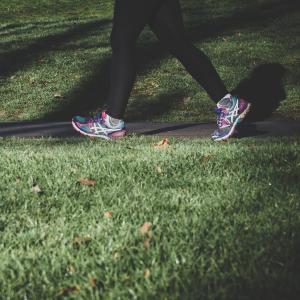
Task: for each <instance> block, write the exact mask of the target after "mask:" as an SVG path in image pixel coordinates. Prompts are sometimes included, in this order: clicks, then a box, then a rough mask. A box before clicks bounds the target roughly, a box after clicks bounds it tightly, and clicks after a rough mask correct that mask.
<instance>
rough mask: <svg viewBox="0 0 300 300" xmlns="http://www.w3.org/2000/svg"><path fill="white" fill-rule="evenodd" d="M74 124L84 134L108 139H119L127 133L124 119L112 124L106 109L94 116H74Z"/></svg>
mask: <svg viewBox="0 0 300 300" xmlns="http://www.w3.org/2000/svg"><path fill="white" fill-rule="evenodd" d="M72 126H73V128H74V129H75V130H76V131H78V132H79V133H81V134H83V135H86V136H90V137H100V138H103V139H106V140H112V139H117V138H120V137H123V136H124V135H125V134H126V129H125V123H124V121H123V120H120V121H119V123H118V124H117V125H112V124H111V122H110V120H109V116H108V115H107V114H106V112H105V111H103V112H102V113H101V114H96V115H95V116H94V117H82V116H75V117H73V118H72Z"/></svg>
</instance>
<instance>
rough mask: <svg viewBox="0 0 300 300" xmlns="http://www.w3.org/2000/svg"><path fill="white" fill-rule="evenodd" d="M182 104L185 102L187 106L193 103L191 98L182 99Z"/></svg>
mask: <svg viewBox="0 0 300 300" xmlns="http://www.w3.org/2000/svg"><path fill="white" fill-rule="evenodd" d="M182 102H183V104H184V105H187V104H188V103H189V102H191V97H184V98H183V99H182Z"/></svg>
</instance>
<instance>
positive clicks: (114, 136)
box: [109, 130, 126, 140]
mask: <svg viewBox="0 0 300 300" xmlns="http://www.w3.org/2000/svg"><path fill="white" fill-rule="evenodd" d="M125 135H126V130H120V131H116V132H113V133H112V134H110V135H109V137H110V138H111V139H113V140H116V139H119V138H122V137H124V136H125Z"/></svg>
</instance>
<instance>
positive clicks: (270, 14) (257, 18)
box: [0, 0, 297, 121]
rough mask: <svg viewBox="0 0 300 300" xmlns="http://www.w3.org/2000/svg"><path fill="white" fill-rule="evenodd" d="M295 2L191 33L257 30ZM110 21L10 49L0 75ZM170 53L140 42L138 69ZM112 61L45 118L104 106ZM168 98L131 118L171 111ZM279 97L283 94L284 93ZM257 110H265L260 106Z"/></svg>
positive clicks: (204, 35)
mask: <svg viewBox="0 0 300 300" xmlns="http://www.w3.org/2000/svg"><path fill="white" fill-rule="evenodd" d="M295 5H297V3H296V2H295V1H291V0H289V1H288V0H287V1H276V2H274V3H271V4H270V3H269V4H266V5H259V6H256V7H254V8H252V9H247V10H245V11H239V12H238V13H237V15H234V16H230V17H225V18H224V17H222V18H217V19H214V20H213V21H212V22H210V23H207V24H201V25H200V26H195V27H193V28H189V29H188V31H189V33H188V35H189V37H190V39H191V41H192V42H199V41H201V40H203V39H204V38H213V37H215V36H216V35H219V34H222V33H223V32H225V31H228V30H231V29H234V28H236V27H238V28H239V29H240V28H244V27H250V26H252V27H254V30H256V29H259V28H261V26H263V25H264V24H265V23H266V22H270V20H272V19H273V18H274V17H277V16H283V15H284V14H286V13H288V12H291V11H293V10H294V9H295ZM199 14H200V13H199ZM110 22H111V20H100V21H93V22H88V23H86V24H82V25H78V26H77V27H76V28H73V29H71V30H68V31H66V32H64V33H60V34H58V35H53V36H49V37H46V38H42V39H40V40H38V41H36V42H35V43H33V44H32V45H30V46H28V47H27V48H25V49H20V50H16V51H14V52H11V53H8V54H7V55H6V56H5V57H1V61H2V63H3V67H2V69H1V71H0V76H2V77H3V76H7V75H9V74H11V73H13V72H14V71H17V70H18V69H20V68H22V67H24V66H26V65H29V64H30V62H32V61H33V59H34V58H35V57H37V56H38V55H39V54H41V53H44V52H47V51H48V50H49V46H50V45H52V46H57V45H62V44H63V43H65V42H66V41H68V40H71V39H74V38H76V37H80V36H82V35H84V34H86V33H87V32H89V31H91V30H94V29H96V28H99V26H101V25H105V24H108V23H110ZM169 55H170V54H169V52H168V51H167V50H166V49H164V47H163V46H162V45H161V44H160V42H159V41H155V42H151V43H142V44H140V45H138V46H137V57H136V58H137V62H138V63H137V65H138V68H137V72H144V71H148V70H151V69H152V68H154V67H156V66H159V63H160V61H161V60H162V59H164V58H166V57H168V56H169ZM110 61H111V59H110V58H104V59H99V61H98V63H96V64H94V66H93V69H94V73H93V75H92V76H90V77H88V78H86V79H85V80H84V81H82V82H81V83H80V84H79V86H78V87H77V88H75V89H74V90H72V91H70V92H69V94H68V95H67V99H68V102H66V103H63V104H60V105H59V106H58V107H57V108H56V109H54V110H53V111H52V112H50V113H46V114H45V115H44V116H43V118H44V119H51V120H66V119H69V118H70V117H71V116H73V115H74V114H77V113H81V114H82V113H83V114H85V113H87V112H91V111H94V110H95V109H96V108H99V109H102V108H103V105H104V103H105V99H106V97H107V95H108V90H109V88H110V86H109V73H110ZM257 75H259V73H257V72H256V73H255V76H257ZM255 81H256V80H252V82H255ZM241 86H243V88H241ZM238 87H239V89H242V90H243V91H245V88H244V87H245V84H244V83H243V84H242V83H241V84H240V85H239V86H238ZM250 96H251V95H250ZM167 98H168V97H167V96H165V95H162V96H161V97H160V99H159V101H158V102H156V103H155V105H154V107H153V108H152V109H149V107H150V102H149V103H147V104H146V106H145V107H144V108H143V107H142V105H134V106H133V107H134V108H135V109H136V110H137V111H136V112H133V111H131V113H129V119H130V120H131V121H133V120H142V119H148V118H149V114H150V115H151V116H152V117H157V116H160V115H161V114H164V113H166V112H168V110H169V109H170V108H171V107H172V101H173V100H172V95H169V99H167ZM277 98H278V99H279V98H282V96H280V97H277ZM256 100H259V101H257V107H258V106H259V105H260V104H261V103H262V102H261V101H260V99H258V98H257V99H256ZM148 104H149V105H148ZM143 105H144V103H143ZM270 107H271V106H268V108H270ZM256 111H262V110H260V109H257V110H256Z"/></svg>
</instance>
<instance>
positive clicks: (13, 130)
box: [0, 121, 300, 138]
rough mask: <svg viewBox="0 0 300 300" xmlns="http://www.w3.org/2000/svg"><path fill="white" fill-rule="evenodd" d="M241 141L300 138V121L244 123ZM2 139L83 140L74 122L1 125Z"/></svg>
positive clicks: (198, 131) (189, 128) (207, 131)
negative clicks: (246, 139)
mask: <svg viewBox="0 0 300 300" xmlns="http://www.w3.org/2000/svg"><path fill="white" fill-rule="evenodd" d="M126 125H127V131H128V134H135V135H147V136H149V135H158V136H163V137H189V138H209V137H210V136H211V134H212V132H213V131H214V129H215V127H216V125H215V124H214V123H196V122H193V123H179V122H176V123H161V122H157V123H155V122H132V123H127V124H126ZM238 131H239V134H238V136H236V137H237V138H244V137H250V136H251V137H269V136H275V137H276V136H277V137H280V136H297V137H300V122H297V121H287V122H286V121H263V122H253V123H246V122H244V123H242V124H241V125H240V126H239V127H238ZM0 137H23V138H25V137H26V138H41V137H59V138H67V137H82V136H81V135H80V134H79V133H78V132H76V131H75V130H74V129H73V127H72V125H71V123H70V122H51V121H50V122H49V121H30V122H6V123H0ZM82 138H87V137H82Z"/></svg>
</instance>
